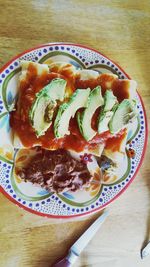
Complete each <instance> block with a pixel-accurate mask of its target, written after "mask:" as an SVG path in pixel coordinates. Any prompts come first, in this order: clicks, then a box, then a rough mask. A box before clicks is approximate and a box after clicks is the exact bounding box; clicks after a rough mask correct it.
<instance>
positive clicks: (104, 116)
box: [98, 90, 118, 134]
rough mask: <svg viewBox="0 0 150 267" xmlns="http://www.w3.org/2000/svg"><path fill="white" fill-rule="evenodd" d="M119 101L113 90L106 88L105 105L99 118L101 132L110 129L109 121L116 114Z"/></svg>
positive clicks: (99, 130)
mask: <svg viewBox="0 0 150 267" xmlns="http://www.w3.org/2000/svg"><path fill="white" fill-rule="evenodd" d="M117 103H118V101H117V98H116V96H114V95H113V92H112V91H111V90H106V92H105V95H104V107H103V109H102V110H101V112H100V115H99V118H98V133H99V134H100V133H103V132H105V131H108V130H109V128H108V123H109V121H110V120H111V118H112V116H113V114H114V111H115V109H116V107H117Z"/></svg>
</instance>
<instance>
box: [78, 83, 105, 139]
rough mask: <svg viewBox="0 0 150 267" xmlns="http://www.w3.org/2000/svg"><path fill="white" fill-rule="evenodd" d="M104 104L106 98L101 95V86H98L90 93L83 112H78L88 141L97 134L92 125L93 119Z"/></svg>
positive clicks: (83, 132) (79, 122)
mask: <svg viewBox="0 0 150 267" xmlns="http://www.w3.org/2000/svg"><path fill="white" fill-rule="evenodd" d="M103 104H104V100H103V97H102V95H101V87H100V86H97V87H96V88H94V89H93V90H92V91H91V93H90V95H89V98H88V103H87V108H86V109H85V110H84V111H83V112H82V113H79V112H78V114H77V121H78V125H79V129H80V132H81V134H82V135H83V137H84V138H85V139H86V140H87V141H89V140H91V139H92V138H93V137H94V136H95V134H96V131H94V130H93V129H92V127H91V120H92V116H93V115H94V112H95V111H96V109H97V108H98V107H100V106H102V105H103Z"/></svg>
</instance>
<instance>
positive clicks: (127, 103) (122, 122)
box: [109, 99, 138, 134]
mask: <svg viewBox="0 0 150 267" xmlns="http://www.w3.org/2000/svg"><path fill="white" fill-rule="evenodd" d="M137 116H138V113H137V110H136V101H135V100H130V99H124V100H123V101H122V102H121V103H120V104H119V105H118V107H117V109H116V111H115V113H114V114H113V116H112V118H111V120H110V122H109V130H110V132H111V133H112V134H114V133H118V132H119V131H120V130H121V129H123V128H125V126H127V124H128V123H130V122H132V120H133V119H135V118H136V117H137Z"/></svg>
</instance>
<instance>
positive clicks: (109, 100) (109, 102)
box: [103, 90, 118, 112]
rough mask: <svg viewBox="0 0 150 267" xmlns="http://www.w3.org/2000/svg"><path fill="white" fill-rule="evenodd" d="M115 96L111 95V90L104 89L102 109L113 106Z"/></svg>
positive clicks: (115, 101)
mask: <svg viewBox="0 0 150 267" xmlns="http://www.w3.org/2000/svg"><path fill="white" fill-rule="evenodd" d="M117 102H118V101H117V97H116V96H114V95H113V91H112V90H106V92H105V95H104V109H103V111H104V112H106V111H110V110H111V109H112V108H113V106H114V105H115V104H116V103H117Z"/></svg>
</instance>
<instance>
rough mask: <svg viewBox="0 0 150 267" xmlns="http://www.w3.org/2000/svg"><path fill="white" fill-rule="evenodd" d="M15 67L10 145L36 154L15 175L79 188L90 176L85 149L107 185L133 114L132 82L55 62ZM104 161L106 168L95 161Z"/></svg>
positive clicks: (57, 187) (59, 188) (55, 188)
mask: <svg viewBox="0 0 150 267" xmlns="http://www.w3.org/2000/svg"><path fill="white" fill-rule="evenodd" d="M21 68H22V70H21V75H20V79H19V86H18V100H17V103H16V106H15V110H13V111H12V112H11V118H10V124H11V127H12V130H13V133H14V147H16V148H18V149H21V148H26V149H30V148H33V147H41V151H42V152H41V153H40V154H37V155H36V156H34V157H33V158H32V159H31V161H30V162H29V163H28V164H27V166H25V167H22V168H20V169H19V171H17V175H19V176H20V177H21V178H22V179H23V180H25V181H30V182H32V183H34V184H35V183H36V184H39V185H40V186H42V187H44V188H45V189H47V190H48V191H52V192H63V191H66V190H72V191H76V190H78V189H83V188H85V187H87V186H89V185H90V183H91V180H92V174H91V172H90V167H89V165H90V162H91V161H90V160H89V162H86V163H85V162H82V161H81V158H83V155H84V153H85V154H87V155H92V157H95V161H97V163H98V164H99V166H100V168H101V169H102V172H103V174H104V172H105V175H104V176H105V177H106V176H107V179H105V181H106V180H107V183H109V181H113V182H114V181H116V180H117V179H118V175H116V173H117V172H116V170H117V168H118V166H119V164H120V162H121V161H122V160H123V159H124V157H125V155H126V151H125V148H126V142H127V135H128V126H129V125H130V124H131V123H132V122H133V121H134V120H135V119H136V118H137V115H138V113H137V110H136V101H135V95H136V87H137V84H136V82H135V81H133V80H128V79H123V80H120V79H119V78H118V77H117V75H114V74H108V73H103V74H100V73H99V72H98V71H94V70H86V69H81V70H80V69H77V68H75V66H73V65H71V64H68V63H67V64H66V63H61V62H60V63H53V64H51V65H50V66H48V65H47V64H40V63H35V62H30V61H23V62H21ZM72 152H74V153H75V154H76V156H77V158H75V157H74V156H73V153H72ZM89 158H90V159H91V156H89ZM102 159H103V160H102ZM105 161H106V165H107V166H108V168H107V170H104V168H103V167H102V164H101V163H100V162H103V163H104V162H105ZM107 162H111V164H107ZM17 170H18V169H17ZM106 172H107V175H106ZM99 182H100V183H102V182H103V179H102V180H101V181H99Z"/></svg>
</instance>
